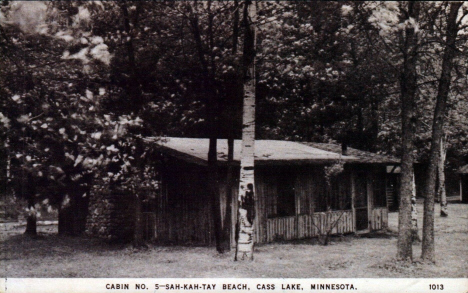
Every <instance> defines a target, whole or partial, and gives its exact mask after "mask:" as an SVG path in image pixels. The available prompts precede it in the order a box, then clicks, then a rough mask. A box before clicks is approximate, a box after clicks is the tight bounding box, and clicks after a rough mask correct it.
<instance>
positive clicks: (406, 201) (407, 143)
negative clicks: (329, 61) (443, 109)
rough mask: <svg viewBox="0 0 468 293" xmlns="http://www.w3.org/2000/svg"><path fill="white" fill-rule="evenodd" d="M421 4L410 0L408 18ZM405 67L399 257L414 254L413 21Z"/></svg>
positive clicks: (415, 16) (406, 34) (407, 35)
mask: <svg viewBox="0 0 468 293" xmlns="http://www.w3.org/2000/svg"><path fill="white" fill-rule="evenodd" d="M419 8H420V4H419V3H418V2H408V8H407V12H406V15H405V17H406V19H407V20H409V19H413V20H415V21H416V22H417V20H418V17H419ZM402 35H403V36H402V38H403V39H404V40H403V44H404V46H403V58H404V59H403V68H402V72H401V78H400V88H401V120H402V128H401V129H402V142H401V144H402V155H401V185H400V211H399V214H398V246H397V248H398V249H397V251H398V252H397V255H398V258H399V259H402V260H408V259H412V258H413V249H412V243H413V235H412V220H411V197H412V194H413V172H414V170H413V163H414V135H415V123H416V116H415V104H416V90H417V78H418V75H417V72H416V64H417V44H418V36H417V34H416V32H415V27H414V26H413V25H408V26H407V27H406V29H405V30H404V34H402Z"/></svg>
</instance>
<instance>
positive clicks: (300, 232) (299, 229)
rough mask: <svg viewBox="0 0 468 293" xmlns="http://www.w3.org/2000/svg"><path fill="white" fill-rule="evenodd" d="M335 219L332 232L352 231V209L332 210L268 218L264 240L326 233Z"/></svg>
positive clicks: (296, 237)
mask: <svg viewBox="0 0 468 293" xmlns="http://www.w3.org/2000/svg"><path fill="white" fill-rule="evenodd" d="M337 221H338V223H337V224H336V225H335V227H334V228H333V229H332V234H345V233H352V232H354V228H353V213H352V211H350V210H347V211H333V212H324V213H314V214H313V215H299V216H296V217H282V218H271V219H268V220H267V229H266V230H267V237H266V238H267V239H266V240H267V242H272V241H277V240H292V239H304V238H310V237H314V236H318V235H319V233H326V231H327V230H328V229H329V228H330V225H332V224H333V223H335V222H337Z"/></svg>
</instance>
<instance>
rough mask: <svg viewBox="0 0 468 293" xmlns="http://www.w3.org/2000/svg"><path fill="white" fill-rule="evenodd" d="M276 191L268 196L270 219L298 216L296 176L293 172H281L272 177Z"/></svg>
mask: <svg viewBox="0 0 468 293" xmlns="http://www.w3.org/2000/svg"><path fill="white" fill-rule="evenodd" d="M272 176H273V178H274V179H276V180H274V182H273V184H274V185H276V190H271V191H272V192H271V193H270V194H267V213H268V217H269V218H273V217H288V216H295V215H296V192H295V186H294V184H295V175H294V174H293V173H292V172H281V173H278V174H275V175H272Z"/></svg>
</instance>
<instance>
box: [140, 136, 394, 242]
mask: <svg viewBox="0 0 468 293" xmlns="http://www.w3.org/2000/svg"><path fill="white" fill-rule="evenodd" d="M149 141H151V139H149ZM152 144H153V145H154V147H155V148H157V151H158V152H159V153H160V158H162V160H161V161H162V162H163V164H162V168H161V173H160V178H158V179H159V181H160V191H159V192H158V194H157V195H156V196H155V197H154V200H153V202H152V203H151V204H149V205H148V206H147V207H146V208H145V209H144V211H145V213H144V215H145V216H144V221H143V222H144V225H145V227H146V235H147V238H149V239H152V240H154V241H157V242H162V243H170V244H177V245H213V244H214V224H213V213H212V209H211V200H210V198H209V196H208V194H207V192H206V190H207V187H208V180H207V178H208V168H207V166H208V161H207V154H208V145H209V141H208V139H204V138H176V137H167V138H163V139H154V140H153V141H152ZM240 148H241V141H239V140H235V143H234V161H233V162H232V168H234V170H235V171H234V176H233V177H234V178H232V180H230V182H228V175H227V173H228V171H227V170H228V162H227V153H228V149H227V140H225V139H219V140H218V144H217V153H218V182H219V196H220V198H219V199H220V213H221V218H222V223H223V226H224V230H228V231H229V232H228V233H229V235H230V242H231V245H232V246H233V245H235V240H234V233H235V232H234V231H235V223H236V220H237V219H236V216H237V208H238V202H237V197H238V177H239V173H240V169H239V168H240V167H239V162H240V156H241V150H240ZM333 164H339V165H341V166H342V168H341V170H342V172H341V173H339V174H337V175H336V176H333V177H332V178H329V180H328V181H327V177H326V172H325V170H326V167H327V166H330V165H333ZM398 165H399V160H398V159H396V158H393V157H390V156H383V155H378V154H374V153H370V152H366V151H360V150H357V149H353V148H347V147H342V146H340V145H336V144H323V143H303V142H291V141H280V140H256V142H255V199H256V218H255V242H256V243H268V242H272V241H278V240H293V239H304V238H311V237H314V236H318V235H319V234H323V233H326V232H330V233H331V234H347V233H365V232H370V231H375V230H381V229H385V228H386V227H387V223H388V205H389V204H392V202H391V201H392V200H394V198H395V197H396V196H395V192H397V188H396V185H395V182H396V181H395V174H394V173H392V172H393V171H394V170H396V167H397V166H398ZM228 189H230V190H231V193H230V194H229V192H228Z"/></svg>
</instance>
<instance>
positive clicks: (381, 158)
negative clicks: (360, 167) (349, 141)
mask: <svg viewBox="0 0 468 293" xmlns="http://www.w3.org/2000/svg"><path fill="white" fill-rule="evenodd" d="M303 144H305V145H308V146H311V147H314V148H318V149H321V150H325V151H329V152H334V153H341V145H339V144H333V143H318V142H303ZM348 155H350V156H353V157H357V158H358V160H357V161H356V163H366V164H399V163H400V159H398V158H395V157H393V156H388V155H380V154H376V153H372V152H368V151H361V150H358V149H354V148H350V147H348Z"/></svg>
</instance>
